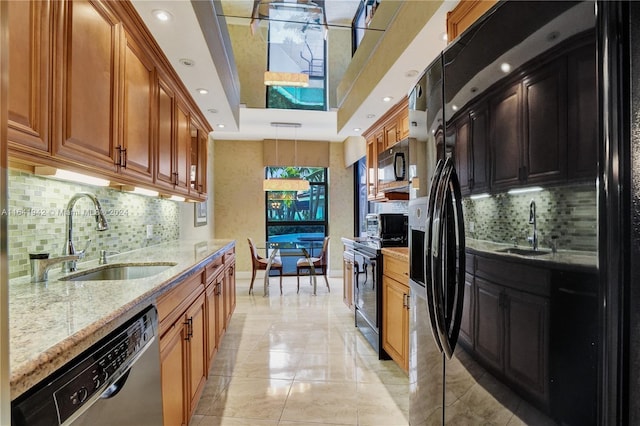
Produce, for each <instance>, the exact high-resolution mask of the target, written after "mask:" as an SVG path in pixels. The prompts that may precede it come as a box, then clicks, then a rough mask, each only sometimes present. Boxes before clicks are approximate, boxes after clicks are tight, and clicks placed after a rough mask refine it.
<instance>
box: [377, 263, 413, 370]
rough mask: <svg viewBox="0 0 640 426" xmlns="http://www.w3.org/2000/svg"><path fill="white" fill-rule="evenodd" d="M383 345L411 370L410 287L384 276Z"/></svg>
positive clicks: (406, 368) (390, 354) (395, 358)
mask: <svg viewBox="0 0 640 426" xmlns="http://www.w3.org/2000/svg"><path fill="white" fill-rule="evenodd" d="M382 288H383V290H382V291H383V293H382V300H383V302H382V347H383V349H384V350H385V351H386V352H387V353H388V354H389V356H391V358H393V360H394V361H395V362H397V363H398V365H399V366H400V367H401V368H402V369H403V370H404V371H409V304H408V299H407V298H408V296H409V287H408V286H406V285H404V284H401V283H399V282H398V281H396V280H394V279H391V278H389V277H387V276H386V275H383V276H382Z"/></svg>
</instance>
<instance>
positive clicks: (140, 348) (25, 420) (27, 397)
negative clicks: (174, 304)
mask: <svg viewBox="0 0 640 426" xmlns="http://www.w3.org/2000/svg"><path fill="white" fill-rule="evenodd" d="M157 331H158V319H157V311H156V309H155V307H153V306H151V307H149V308H147V309H145V310H144V311H142V312H140V313H139V314H137V315H136V316H135V317H134V318H132V319H131V320H129V321H128V322H127V323H125V324H124V325H122V326H121V327H119V328H118V329H116V330H115V331H113V332H112V333H110V334H109V335H108V336H107V337H105V338H103V339H101V340H100V341H99V342H97V343H96V344H95V345H93V346H92V347H90V348H89V349H88V350H87V351H85V352H84V353H82V354H81V355H79V356H78V357H76V358H74V359H73V360H72V361H70V362H69V363H67V364H66V365H65V366H64V367H62V368H61V369H60V370H58V371H57V372H56V373H54V374H52V375H51V376H50V377H48V378H46V379H45V380H43V381H42V382H41V383H39V384H38V385H36V386H34V388H33V389H31V390H30V391H28V392H27V393H25V394H24V395H21V396H20V397H18V398H17V399H16V400H15V401H13V402H12V413H11V414H12V425H13V426H60V425H64V426H66V425H73V426H80V425H87V426H88V425H91V426H107V425H118V426H126V425H128V426H158V425H162V423H163V417H162V394H161V382H160V351H159V346H158V335H157Z"/></svg>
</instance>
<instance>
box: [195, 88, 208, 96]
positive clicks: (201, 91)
mask: <svg viewBox="0 0 640 426" xmlns="http://www.w3.org/2000/svg"><path fill="white" fill-rule="evenodd" d="M196 92H198V93H200V94H201V95H206V94H207V93H209V91H208V90H207V89H202V88H200V89H196Z"/></svg>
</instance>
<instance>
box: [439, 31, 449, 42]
mask: <svg viewBox="0 0 640 426" xmlns="http://www.w3.org/2000/svg"><path fill="white" fill-rule="evenodd" d="M440 38H441V39H442V41H447V40H449V36H448V35H447V33H442V34H440Z"/></svg>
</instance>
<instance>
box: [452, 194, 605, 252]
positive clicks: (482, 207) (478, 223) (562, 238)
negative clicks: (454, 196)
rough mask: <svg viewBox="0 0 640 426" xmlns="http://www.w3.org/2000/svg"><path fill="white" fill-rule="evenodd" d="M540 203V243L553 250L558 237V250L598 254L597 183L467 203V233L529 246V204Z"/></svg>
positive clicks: (494, 197)
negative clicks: (551, 241)
mask: <svg viewBox="0 0 640 426" xmlns="http://www.w3.org/2000/svg"><path fill="white" fill-rule="evenodd" d="M531 200H534V201H535V204H536V218H537V228H538V241H539V246H540V247H549V240H550V238H551V237H552V236H557V237H558V240H557V244H558V249H560V250H563V249H564V250H583V251H596V248H597V243H598V241H597V223H598V221H597V203H596V188H595V183H590V184H580V185H570V186H563V187H556V188H547V189H544V190H542V191H540V192H533V193H525V194H497V195H492V196H491V197H489V198H482V199H478V200H471V199H468V198H467V199H465V200H464V204H463V205H464V221H465V230H466V233H467V236H468V237H469V238H475V239H478V240H486V241H494V242H499V243H509V244H511V243H513V240H512V239H513V238H516V239H517V243H518V245H522V246H527V245H528V244H529V243H528V242H527V237H528V236H530V235H532V233H533V225H531V224H529V204H530V202H531Z"/></svg>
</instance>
